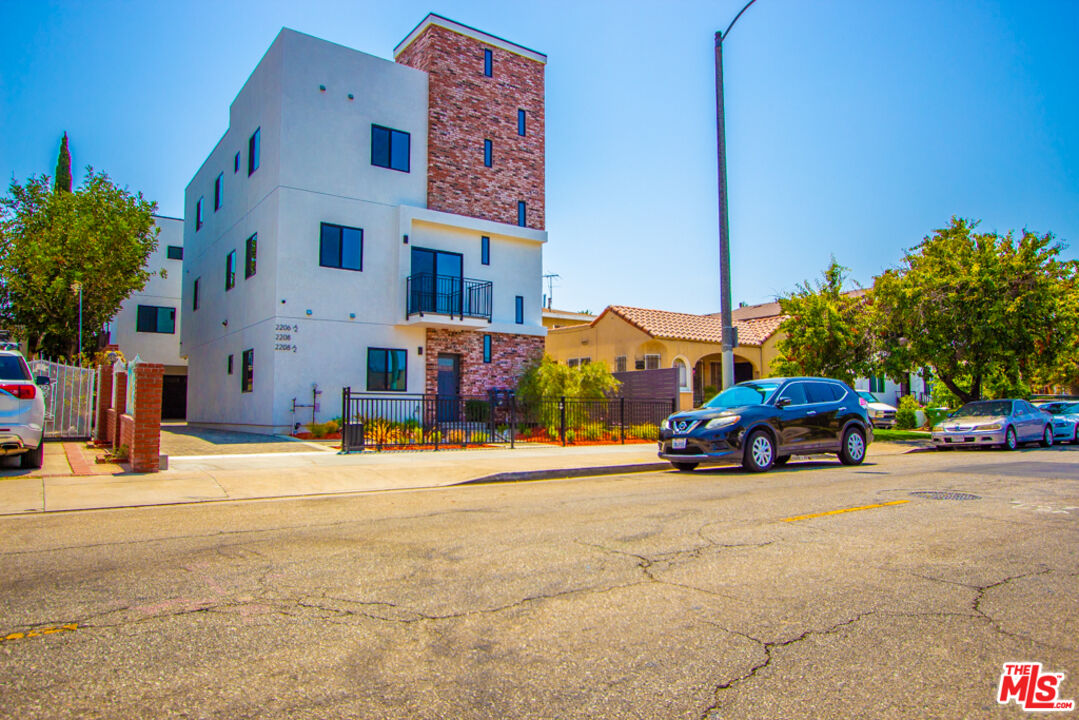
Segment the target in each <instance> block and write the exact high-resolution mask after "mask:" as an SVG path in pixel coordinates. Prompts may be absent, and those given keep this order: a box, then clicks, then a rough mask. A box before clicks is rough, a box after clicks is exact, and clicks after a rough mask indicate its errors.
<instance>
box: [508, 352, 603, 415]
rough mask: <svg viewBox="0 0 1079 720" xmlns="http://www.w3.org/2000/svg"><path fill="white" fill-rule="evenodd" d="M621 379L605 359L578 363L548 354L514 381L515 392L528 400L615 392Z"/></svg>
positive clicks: (583, 396)
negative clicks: (567, 362)
mask: <svg viewBox="0 0 1079 720" xmlns="http://www.w3.org/2000/svg"><path fill="white" fill-rule="evenodd" d="M621 385H622V383H620V382H619V381H618V380H616V379H615V377H614V376H613V375H612V374H611V371H610V369H609V368H608V367H607V363H604V362H589V363H584V364H582V365H578V366H577V367H570V366H568V365H559V364H558V363H556V362H555V361H554V360H552V359H551V357H550V356H549V355H546V354H545V355H544V356H543V359H542V360H541V361H540V362H539V363H537V364H535V365H533V366H532V367H530V368H529V369H528V370H526V371H525V373H524V374H523V375H521V379H520V380H519V381H518V383H517V396H518V397H519V398H520V399H521V400H522V401H523V402H524V403H525V404H530V403H532V402H534V401H536V400H538V399H539V398H552V397H568V398H596V399H598V398H603V397H606V396H607V395H609V394H610V393H613V392H617V390H618V389H619V388H620V387H621Z"/></svg>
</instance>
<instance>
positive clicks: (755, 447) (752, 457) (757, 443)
mask: <svg viewBox="0 0 1079 720" xmlns="http://www.w3.org/2000/svg"><path fill="white" fill-rule="evenodd" d="M775 460H776V448H775V443H773V442H772V438H771V437H770V436H769V435H768V433H766V432H764V431H762V430H758V431H757V432H755V433H753V434H752V435H750V436H749V439H748V440H747V441H746V449H745V453H744V455H743V456H742V467H744V468H745V469H746V470H749V471H750V472H765V471H766V470H768V469H770V468H771V467H772V465H773V463H775Z"/></svg>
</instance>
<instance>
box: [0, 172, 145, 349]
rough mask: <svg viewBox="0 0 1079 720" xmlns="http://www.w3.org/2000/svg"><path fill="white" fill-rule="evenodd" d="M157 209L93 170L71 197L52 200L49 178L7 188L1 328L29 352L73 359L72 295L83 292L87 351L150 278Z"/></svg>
mask: <svg viewBox="0 0 1079 720" xmlns="http://www.w3.org/2000/svg"><path fill="white" fill-rule="evenodd" d="M156 209H157V204H156V203H153V202H148V201H146V200H144V199H143V197H142V194H141V193H137V194H135V195H132V194H131V193H129V192H128V191H127V190H125V189H122V188H118V187H117V186H116V185H114V184H113V182H112V181H111V180H110V179H109V177H108V175H106V174H105V173H98V172H94V170H93V168H90V167H88V168H87V169H86V177H85V179H84V180H83V182H82V184H81V185H79V187H78V189H77V190H75V192H52V191H51V190H50V178H49V177H48V176H47V175H41V176H38V177H32V178H30V179H29V180H28V181H27V182H26V184H25V185H20V184H19V183H18V182H15V181H14V180H12V182H11V186H10V187H9V189H8V195H7V196H5V197H3V198H0V322H3V323H4V324H5V325H8V326H9V327H11V328H13V329H14V330H15V332H16V333H17V334H18V335H19V336H20V337H22V338H25V339H26V340H27V341H28V343H29V346H30V351H31V352H38V351H44V352H46V353H48V354H51V355H54V356H61V355H64V356H68V357H72V356H74V355H76V354H78V352H79V350H78V349H77V348H76V345H77V344H78V324H79V309H78V307H79V306H78V294H77V293H76V292H74V291H73V288H77V287H78V286H79V285H81V287H82V301H83V303H82V304H83V308H82V318H83V327H84V328H85V329H88V332H86V331H84V333H83V336H84V343H86V344H87V345H89V343H90V342H91V341H93V340H94V338H95V336H96V331H97V330H98V329H99V328H101V327H102V326H103V325H104V324H105V323H106V322H107V321H108V320H109V318H111V317H112V316H113V315H115V314H116V312H117V311H118V310H119V309H120V303H121V302H123V300H124V299H125V298H126V297H127V296H128V295H130V294H131V293H132V292H134V291H136V290H141V289H142V288H143V287H144V286H145V285H146V281H147V280H148V279H149V278H150V276H151V274H152V273H151V272H150V271H149V270H147V269H146V262H147V259H148V258H149V256H150V253H152V252H153V251H154V249H155V248H156V247H157V233H158V230H157V228H156V227H155V226H154V221H153V217H152V214H153V212H154V211H155V210H156ZM163 272H164V271H162V273H163ZM76 283H78V284H79V285H76ZM83 350H85V348H83Z"/></svg>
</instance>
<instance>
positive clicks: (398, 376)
mask: <svg viewBox="0 0 1079 720" xmlns="http://www.w3.org/2000/svg"><path fill="white" fill-rule="evenodd" d="M407 369H408V353H407V352H406V351H404V350H391V349H387V348H367V390H368V392H376V391H381V390H393V391H396V392H404V391H405V389H406V377H407V372H406V370H407Z"/></svg>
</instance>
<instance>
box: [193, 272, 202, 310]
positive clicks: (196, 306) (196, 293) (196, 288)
mask: <svg viewBox="0 0 1079 720" xmlns="http://www.w3.org/2000/svg"><path fill="white" fill-rule="evenodd" d="M200 279H201V278H195V282H194V283H193V284H192V285H191V310H192V311H195V310H198V309H199V280H200Z"/></svg>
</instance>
